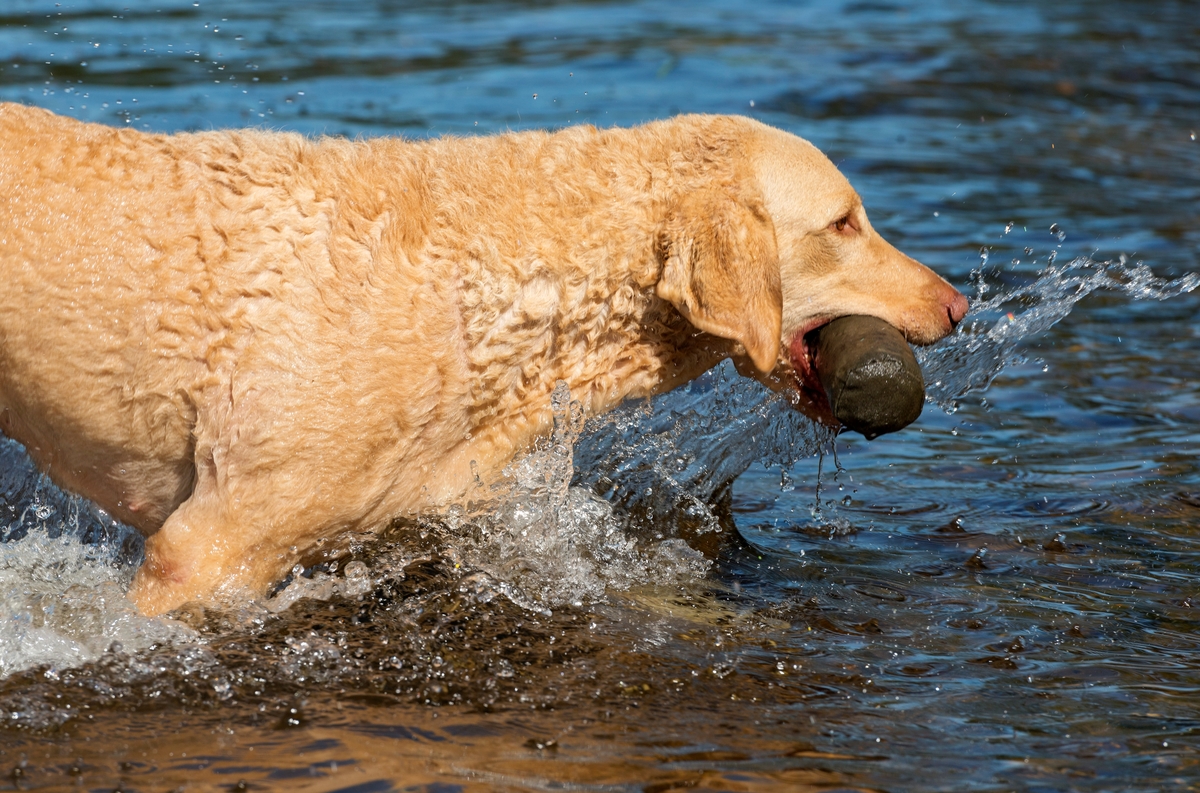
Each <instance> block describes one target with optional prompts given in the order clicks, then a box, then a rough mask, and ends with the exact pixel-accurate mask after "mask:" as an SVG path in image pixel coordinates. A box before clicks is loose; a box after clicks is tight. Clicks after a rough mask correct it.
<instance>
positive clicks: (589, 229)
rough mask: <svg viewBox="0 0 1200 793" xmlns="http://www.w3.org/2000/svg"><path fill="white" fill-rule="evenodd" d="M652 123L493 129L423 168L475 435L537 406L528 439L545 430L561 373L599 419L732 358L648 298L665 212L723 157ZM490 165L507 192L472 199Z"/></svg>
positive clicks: (656, 274) (652, 290) (432, 248)
mask: <svg viewBox="0 0 1200 793" xmlns="http://www.w3.org/2000/svg"><path fill="white" fill-rule="evenodd" d="M658 132H659V131H658V130H656V129H655V128H654V127H650V128H643V129H640V130H610V131H600V130H595V129H591V128H580V129H571V130H565V131H562V132H559V133H556V134H550V135H548V134H545V133H524V134H521V135H516V136H501V137H498V138H495V139H491V146H492V150H491V151H490V152H488V151H485V152H483V153H482V157H481V158H480V159H479V160H477V161H475V162H473V163H470V164H469V165H467V166H466V167H461V166H460V167H459V168H446V167H444V166H441V164H440V163H439V167H438V169H437V170H436V172H432V173H427V174H426V178H427V179H428V181H429V183H430V184H431V187H432V189H431V192H432V197H433V198H434V200H439V199H440V201H441V203H440V205H439V210H440V211H439V213H438V217H439V218H440V219H442V220H443V223H442V225H441V226H440V228H436V229H433V230H431V234H430V241H431V243H432V245H431V246H430V248H429V250H430V252H431V253H432V254H433V256H434V258H435V259H441V258H442V257H445V259H448V260H450V261H452V262H453V266H454V267H455V269H456V270H457V282H458V298H457V299H458V306H457V308H458V312H459V316H460V317H461V333H462V342H463V347H462V349H463V355H464V356H465V359H466V361H467V365H468V367H469V370H470V373H471V399H470V404H471V425H472V428H473V430H475V429H480V428H484V427H486V426H488V425H491V424H500V425H505V424H509V423H511V422H512V420H513V419H515V418H517V417H522V418H523V419H525V420H530V419H534V417H533V416H531V415H530V412H531V411H533V412H534V413H535V414H537V416H538V418H537V419H535V420H533V421H532V424H533V425H536V427H537V430H536V431H535V432H534V434H537V433H540V432H542V431H544V430H545V429H546V428H548V422H549V415H550V414H549V402H550V392H551V391H552V390H553V388H554V386H555V383H556V382H557V381H559V380H563V381H565V382H566V383H567V384H568V385H569V386H570V387H571V391H572V396H573V397H574V398H575V399H578V400H580V401H581V402H582V403H583V406H584V409H585V412H587V413H588V414H591V415H594V414H598V413H602V412H604V411H606V410H608V409H610V408H612V407H614V406H615V405H617V404H618V403H620V402H621V401H622V400H625V399H629V398H638V397H646V396H650V395H652V394H656V393H661V392H663V391H666V390H669V389H671V388H674V387H675V386H676V385H678V384H680V383H682V382H686V381H687V380H690V379H692V378H694V377H696V376H698V375H700V374H702V373H703V372H704V371H706V370H707V369H709V368H711V367H712V366H713V365H714V364H715V363H717V362H718V361H719V360H720V359H721V358H722V357H724V356H725V355H727V354H728V347H729V345H728V344H727V343H725V342H723V341H721V340H717V339H715V338H713V337H711V336H708V335H706V334H702V333H700V332H699V331H698V330H696V329H695V328H694V327H693V326H692V325H691V324H689V323H688V322H687V320H686V319H684V318H683V317H682V316H681V315H680V314H679V312H678V311H677V310H676V309H675V308H674V307H673V306H671V305H670V304H669V303H667V302H666V301H664V300H661V299H660V298H659V297H657V296H656V295H655V285H656V284H657V282H658V279H659V276H660V274H661V272H662V261H661V258H660V253H659V251H658V250H657V246H656V241H657V234H658V232H659V229H660V228H661V226H662V222H663V219H664V217H665V214H666V211H667V208H668V207H669V206H670V205H671V203H672V202H673V201H674V200H675V199H676V198H677V196H678V194H679V193H680V192H681V191H685V190H687V189H689V188H690V186H691V185H693V184H696V183H700V182H708V181H710V180H711V179H712V177H713V174H712V173H711V171H712V170H713V169H714V168H717V167H720V166H719V165H717V164H718V163H720V164H725V163H728V158H727V157H725V156H717V157H713V156H694V157H692V156H688V155H689V152H688V151H687V150H686V146H685V145H681V143H680V141H679V140H675V139H673V138H672V139H664V138H663V137H662V136H661V135H659V134H656V133H658ZM694 139H695V138H693V140H694ZM709 139H711V138H709ZM431 149H432V150H433V151H434V152H436V149H437V144H433V145H432V146H431ZM489 154H490V155H491V156H489ZM705 154H711V153H708V152H706V153H705ZM681 155H682V156H681ZM630 159H636V160H637V161H638V162H639V164H640V165H641V168H640V169H639V170H635V171H634V172H632V174H631V172H630V169H628V168H627V167H618V165H619V164H620V163H621V162H627V161H629V160H630ZM489 168H493V169H501V170H503V169H504V168H508V169H511V171H510V172H509V175H508V176H509V178H508V179H507V180H505V183H504V189H503V191H502V192H499V193H497V194H495V195H487V196H480V195H474V194H473V193H472V189H471V187H470V185H471V184H472V183H476V184H477V183H479V182H481V181H484V180H479V179H478V178H477V176H478V174H479V173H480V172H484V171H487V170H488V169H489ZM526 172H538V174H539V178H537V179H524V178H522V176H523V174H524V173H526ZM558 172H561V173H562V174H563V176H562V178H561V179H558V178H555V174H556V173H558ZM493 176H494V171H493ZM546 176H549V177H550V178H546ZM635 180H636V181H635ZM492 183H493V184H494V183H495V182H494V181H493V182H492ZM568 184H569V185H570V186H571V192H566V191H565V190H564V189H563V188H562V186H563V185H568ZM464 196H469V197H470V198H469V203H467V202H464V201H463V197H464ZM597 239H600V240H602V242H601V244H600V245H596V242H595V241H596V240H597ZM581 240H586V241H589V244H588V246H584V245H582V244H581V243H580V241H581ZM543 425H545V426H543Z"/></svg>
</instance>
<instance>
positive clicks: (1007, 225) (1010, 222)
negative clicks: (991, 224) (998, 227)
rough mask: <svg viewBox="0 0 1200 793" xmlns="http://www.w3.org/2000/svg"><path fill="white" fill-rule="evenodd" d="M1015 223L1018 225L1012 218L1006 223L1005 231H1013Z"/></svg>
mask: <svg viewBox="0 0 1200 793" xmlns="http://www.w3.org/2000/svg"><path fill="white" fill-rule="evenodd" d="M1015 225H1017V224H1016V223H1013V222H1012V221H1011V220H1010V221H1009V222H1008V223H1006V224H1004V233H1005V234H1007V233H1008V232H1010V231H1012V230H1013V226H1015Z"/></svg>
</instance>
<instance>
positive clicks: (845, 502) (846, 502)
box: [842, 496, 854, 507]
mask: <svg viewBox="0 0 1200 793" xmlns="http://www.w3.org/2000/svg"><path fill="white" fill-rule="evenodd" d="M852 503H854V499H852V498H850V496H846V497H845V498H843V499H842V506H843V507H848V506H850V505H851V504H852Z"/></svg>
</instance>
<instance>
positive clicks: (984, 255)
mask: <svg viewBox="0 0 1200 793" xmlns="http://www.w3.org/2000/svg"><path fill="white" fill-rule="evenodd" d="M987 260H988V249H987V246H986V245H984V246H983V247H982V248H980V249H979V263H980V264H987Z"/></svg>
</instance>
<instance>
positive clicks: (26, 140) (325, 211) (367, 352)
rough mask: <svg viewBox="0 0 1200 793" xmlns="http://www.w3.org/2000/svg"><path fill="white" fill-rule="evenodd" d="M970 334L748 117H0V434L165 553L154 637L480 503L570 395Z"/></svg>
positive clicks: (809, 160)
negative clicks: (841, 331)
mask: <svg viewBox="0 0 1200 793" xmlns="http://www.w3.org/2000/svg"><path fill="white" fill-rule="evenodd" d="M966 311H967V301H966V299H965V298H964V297H963V296H962V295H961V294H960V293H959V292H957V291H956V290H955V289H954V288H953V287H951V286H950V285H949V284H948V283H947V282H946V281H944V280H943V279H942V278H940V277H939V276H938V275H937V274H935V273H934V272H933V271H932V270H930V269H928V268H927V267H925V266H924V265H922V264H920V263H918V262H917V261H915V260H913V259H911V258H909V257H908V256H906V255H904V254H902V253H900V252H899V251H898V250H896V249H895V248H894V247H892V246H891V245H890V244H889V243H887V242H886V241H885V240H884V239H883V238H882V237H880V236H879V234H877V233H876V232H875V231H874V230H873V229H872V227H871V224H870V223H869V222H868V220H867V215H866V212H865V211H864V210H863V206H862V201H861V200H860V198H859V196H858V195H857V193H855V191H854V189H853V188H852V187H851V186H850V184H849V182H848V181H847V180H846V179H845V177H843V176H842V174H841V173H840V172H839V171H838V170H837V169H836V168H835V167H834V165H833V164H832V163H831V162H830V161H829V160H828V159H827V158H826V157H825V156H824V155H823V154H821V153H820V152H819V151H818V150H817V149H816V148H815V147H814V146H813V145H812V144H810V143H808V142H806V141H804V140H802V139H800V138H798V137H796V136H794V135H791V134H789V133H786V132H783V131H781V130H778V129H775V128H772V127H770V126H767V125H765V124H762V123H759V122H757V121H754V120H752V119H749V118H745V117H738V116H704V115H689V116H680V117H676V118H672V119H670V120H665V121H656V122H652V123H648V124H645V125H644V126H640V127H636V128H632V129H620V128H618V129H597V128H594V127H591V126H574V127H568V128H566V129H562V130H560V131H557V132H543V131H531V132H517V133H508V134H501V135H495V136H490V137H472V138H454V137H445V138H440V139H434V140H425V141H406V140H402V139H397V138H375V139H367V140H359V141H349V140H344V139H336V138H321V139H309V138H305V137H302V136H300V135H296V134H290V133H280V132H268V131H260V130H247V131H215V132H201V133H187V134H175V135H162V134H148V133H144V132H139V131H136V130H133V129H128V128H125V129H115V128H110V127H106V126H103V125H98V124H89V123H82V122H79V121H77V120H74V119H70V118H66V117H62V116H57V115H54V114H52V113H50V112H47V111H44V110H41V109H37V108H31V107H26V106H22V105H17V104H0V431H3V433H4V434H5V435H7V436H8V437H10V438H13V439H15V440H17V441H19V442H21V443H22V444H24V445H25V447H26V449H27V450H28V452H29V454H30V456H31V457H32V458H33V460H34V461H35V462H36V463H37V465H38V466H39V467H40V468H41V469H42V470H43V471H45V472H46V473H48V474H49V476H50V477H51V478H52V479H54V480H55V481H56V482H57V483H58V484H60V485H61V486H63V487H64V488H66V489H68V490H71V491H74V492H76V493H79V494H81V495H83V496H85V497H87V498H89V499H91V500H93V501H94V502H96V503H97V504H98V505H99V506H100V507H101V508H103V509H104V510H106V511H108V512H109V513H110V514H111V515H113V516H114V517H116V518H118V519H119V520H121V521H123V522H125V523H127V524H129V525H131V526H134V527H136V528H137V529H138V530H140V531H141V532H142V533H143V534H145V535H146V537H147V540H146V555H145V560H144V562H143V563H142V566H141V567H140V568H139V570H138V571H137V573H136V574H135V577H134V580H133V582H132V584H131V587H130V591H129V596H130V598H131V599H132V600H133V602H134V604H135V605H136V606H137V607H138V608H139V609H140V610H141V611H142V612H143V613H145V614H147V615H154V614H160V613H163V612H167V611H170V610H172V609H175V608H177V607H179V606H180V605H182V604H183V603H185V602H189V601H201V602H214V601H223V600H227V599H229V598H234V597H242V596H245V595H246V593H249V594H250V595H251V596H261V595H263V593H264V592H265V591H266V590H267V587H268V586H269V585H270V584H271V583H272V582H273V581H277V580H278V579H279V578H280V577H281V576H282V575H283V574H284V573H285V572H286V571H287V570H288V569H289V568H290V567H291V566H292V565H294V564H295V563H296V562H297V561H298V560H300V559H301V558H302V556H303V554H304V553H305V552H306V551H309V550H311V549H312V548H313V547H314V546H316V545H318V544H320V543H323V542H327V541H331V540H336V538H338V537H345V536H349V535H357V534H361V533H365V532H370V531H372V530H374V529H378V528H380V527H382V526H385V525H387V524H388V523H389V522H391V521H393V520H394V519H396V518H398V517H402V516H406V515H407V516H411V515H416V514H420V513H423V512H429V511H433V510H438V509H442V508H445V507H447V506H448V505H451V504H453V503H455V502H456V501H458V500H461V499H463V498H465V495H466V494H467V493H468V491H469V490H470V489H471V488H472V487H473V485H474V484H475V483H477V482H478V481H492V480H494V479H495V478H496V477H497V476H498V475H499V472H500V470H501V469H502V468H503V467H504V466H505V464H506V463H508V462H509V461H510V460H512V459H513V457H514V455H519V454H520V453H522V452H523V451H525V450H528V449H530V448H531V447H532V446H533V444H534V443H535V442H536V441H537V439H539V438H541V437H543V436H545V435H547V434H548V433H549V431H550V428H551V426H552V416H551V410H550V394H551V391H552V390H553V389H554V386H555V383H556V382H557V381H559V380H563V381H566V382H567V383H568V384H569V385H570V388H571V393H572V395H573V396H575V397H576V398H578V399H579V400H580V401H581V402H582V404H583V407H584V411H585V413H586V414H588V415H594V414H598V413H601V412H603V411H605V410H607V409H609V408H611V407H613V406H615V405H617V404H618V403H619V402H621V401H622V400H625V399H630V398H639V397H646V396H649V395H652V394H656V393H660V392H665V391H667V390H669V389H671V388H674V387H675V386H677V385H679V384H682V383H684V382H686V381H688V380H691V379H692V378H695V377H697V376H699V375H700V374H702V373H703V372H705V371H706V370H708V369H709V368H711V367H712V366H714V365H715V364H716V363H718V362H720V361H721V360H723V359H725V358H732V359H733V360H734V362H735V364H736V365H737V366H738V370H739V371H740V372H742V373H743V374H747V375H750V376H754V377H757V378H759V379H760V380H762V381H763V382H765V383H766V384H768V385H769V386H771V387H773V388H776V389H780V390H784V391H787V392H789V393H791V394H793V395H799V394H802V393H804V392H805V391H806V390H807V391H810V392H811V390H812V388H813V386H814V383H813V378H814V373H813V371H812V366H811V360H810V359H811V354H810V352H809V350H808V348H807V345H806V343H805V340H804V339H805V335H806V334H808V333H809V332H810V331H812V330H813V329H815V328H817V327H820V326H821V325H822V324H824V323H826V322H828V321H830V320H832V319H834V318H836V317H839V316H844V315H848V314H867V315H872V316H875V317H878V318H880V319H883V320H885V321H887V322H889V323H890V324H892V325H893V326H895V327H896V328H898V329H899V330H900V331H902V332H903V334H904V335H905V337H906V338H907V339H908V340H909V341H910V342H911V343H914V344H928V343H932V342H934V341H936V340H938V339H940V338H942V337H943V336H945V335H946V334H947V333H949V332H950V331H951V330H952V329H953V328H954V326H955V325H956V324H957V323H958V322H959V321H960V320H961V319H962V317H963V315H964V314H965V313H966ZM817 389H818V390H819V386H817ZM796 399H797V403H798V407H800V408H801V409H802V410H805V411H806V412H808V413H809V414H810V415H812V416H814V417H815V418H817V419H818V420H825V421H833V419H832V417H831V416H829V415H825V414H823V413H822V409H821V407H820V406H819V405H816V404H811V403H809V402H806V401H805V400H803V399H801V398H799V397H798V396H797V397H796Z"/></svg>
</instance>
